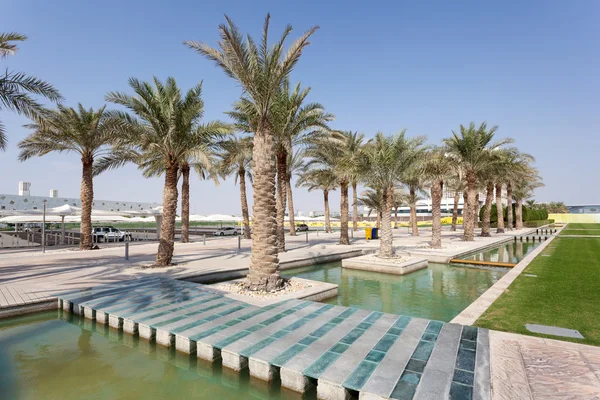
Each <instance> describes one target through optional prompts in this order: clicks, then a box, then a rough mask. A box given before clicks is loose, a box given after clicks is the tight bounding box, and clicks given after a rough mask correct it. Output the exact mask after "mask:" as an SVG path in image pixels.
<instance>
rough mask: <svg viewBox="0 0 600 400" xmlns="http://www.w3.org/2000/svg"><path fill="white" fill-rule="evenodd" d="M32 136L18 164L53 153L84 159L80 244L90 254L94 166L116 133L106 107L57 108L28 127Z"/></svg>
mask: <svg viewBox="0 0 600 400" xmlns="http://www.w3.org/2000/svg"><path fill="white" fill-rule="evenodd" d="M28 127H29V128H30V129H32V130H33V133H32V134H31V135H29V136H28V137H27V138H25V139H24V140H23V141H21V142H20V143H19V149H20V150H21V152H20V153H19V161H25V160H28V159H30V158H31V157H33V156H43V155H46V154H48V153H52V152H58V153H62V152H73V153H77V154H78V155H79V156H80V157H81V166H82V177H81V190H80V198H81V226H80V229H81V230H80V235H81V240H80V244H79V247H80V248H81V249H82V250H90V249H91V248H92V246H93V241H92V203H93V202H94V181H93V166H94V162H95V161H96V160H97V159H98V158H100V157H102V156H104V155H106V154H107V151H108V149H109V148H108V146H109V145H110V144H111V143H112V142H113V140H114V138H115V135H116V132H117V130H116V129H115V128H116V126H115V124H114V123H113V122H112V121H111V119H110V117H109V114H108V112H107V111H105V107H101V108H100V109H98V110H94V109H92V108H90V109H86V108H84V107H83V106H82V105H81V104H79V106H78V108H77V109H75V108H68V107H63V106H58V109H56V110H51V111H50V110H47V111H44V113H43V117H42V118H41V119H40V120H39V121H38V122H37V123H34V124H31V125H28Z"/></svg>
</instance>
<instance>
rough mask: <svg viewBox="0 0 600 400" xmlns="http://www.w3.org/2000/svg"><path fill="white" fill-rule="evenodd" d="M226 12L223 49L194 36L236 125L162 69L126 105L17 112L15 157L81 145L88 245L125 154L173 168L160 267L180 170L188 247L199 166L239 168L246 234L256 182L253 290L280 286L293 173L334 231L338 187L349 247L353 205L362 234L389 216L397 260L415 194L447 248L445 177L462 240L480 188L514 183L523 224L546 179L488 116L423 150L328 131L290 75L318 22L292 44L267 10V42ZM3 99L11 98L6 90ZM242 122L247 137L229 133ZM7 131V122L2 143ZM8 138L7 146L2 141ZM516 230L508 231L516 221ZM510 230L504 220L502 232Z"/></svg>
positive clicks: (118, 101) (387, 245) (169, 244)
mask: <svg viewBox="0 0 600 400" xmlns="http://www.w3.org/2000/svg"><path fill="white" fill-rule="evenodd" d="M225 18H226V23H225V24H222V25H220V26H219V31H220V41H219V42H218V47H211V46H209V45H207V44H205V43H202V42H195V41H186V42H185V44H186V45H187V46H188V47H189V48H191V49H192V50H194V51H196V52H197V53H199V54H200V55H202V56H204V57H205V58H207V59H209V60H211V61H213V62H215V63H216V65H217V66H219V67H220V68H221V69H222V70H223V71H224V72H225V74H226V75H227V76H229V77H231V78H233V79H234V80H235V81H237V83H238V84H239V85H240V86H241V88H242V94H241V97H240V99H239V100H238V101H237V102H235V103H234V106H233V109H232V111H230V112H227V113H226V114H227V115H228V116H229V117H230V118H231V119H232V120H233V123H232V124H227V123H224V122H221V121H212V122H207V123H203V122H202V118H203V110H204V103H203V100H202V84H201V83H200V84H198V85H197V86H195V87H193V88H191V89H190V90H188V91H187V92H185V93H183V92H182V91H181V89H180V88H179V87H178V86H177V83H176V81H175V79H174V78H168V79H167V80H166V81H165V82H162V81H160V80H159V79H157V78H154V79H153V81H151V82H144V81H140V80H137V79H134V78H131V79H130V80H129V86H130V88H131V91H132V92H133V93H132V94H130V93H121V92H110V93H108V94H107V95H106V101H107V102H109V103H111V104H114V105H116V106H119V107H120V109H115V110H109V109H106V108H104V107H103V108H100V109H98V110H93V109H86V108H84V107H83V106H81V105H79V107H78V108H76V109H74V108H68V107H64V106H62V105H60V104H59V105H58V106H57V108H56V109H55V110H47V109H43V108H41V107H37V108H36V106H35V105H36V104H37V103H31V104H33V105H31V104H30V105H31V107H33V108H32V109H34V110H36V112H32V111H29V112H25V111H22V112H23V114H24V115H26V116H29V117H30V118H31V119H32V120H33V123H32V124H31V125H29V127H30V128H31V129H32V130H33V132H32V134H31V135H30V136H29V137H28V138H26V139H25V140H23V141H22V142H21V143H19V148H20V149H21V152H20V154H19V159H20V160H22V161H24V160H27V159H29V158H31V157H33V156H42V155H44V154H47V153H49V152H54V151H57V152H75V153H77V154H79V155H80V157H81V161H82V184H81V201H82V224H81V234H82V242H81V247H82V249H89V248H91V246H92V238H91V207H92V202H93V177H94V175H96V174H99V173H101V172H103V171H105V170H108V169H113V168H118V167H121V166H123V165H125V164H127V163H133V164H135V165H137V166H138V167H139V169H140V170H142V172H143V174H144V176H146V177H151V176H159V175H163V174H164V188H163V215H162V222H161V229H160V243H159V247H158V252H157V258H156V262H155V265H157V266H164V265H169V264H171V262H172V257H173V249H174V241H175V217H176V211H177V203H178V199H179V193H178V182H179V179H180V177H181V180H182V186H181V201H182V207H181V210H182V235H181V236H182V241H184V242H185V241H187V240H188V235H189V178H190V173H191V172H192V171H195V172H196V173H197V174H198V176H199V177H200V178H202V179H213V180H215V181H217V179H218V178H220V177H221V178H222V177H225V176H231V175H232V176H234V179H235V180H236V182H239V187H240V203H241V210H242V215H243V224H244V228H245V229H244V234H245V235H246V237H247V238H249V236H250V217H249V215H250V213H249V209H248V202H247V196H246V186H247V181H249V182H251V183H252V185H253V189H254V190H253V192H254V201H253V209H252V217H253V225H252V239H253V240H252V256H251V261H250V267H249V275H248V278H247V281H246V282H247V283H246V284H247V287H248V288H249V289H251V290H266V291H271V290H276V289H278V288H279V287H280V286H281V284H282V280H281V278H280V277H279V272H278V268H279V260H278V254H279V253H280V252H282V251H285V236H284V219H285V213H286V209H287V210H288V214H289V216H290V227H292V228H293V227H294V220H293V215H294V208H293V196H292V193H293V191H292V185H291V181H292V176H293V175H296V176H298V180H297V183H296V186H297V187H306V188H308V190H321V191H323V197H324V206H325V211H326V212H325V215H326V229H327V231H331V225H330V222H329V201H328V196H329V192H330V191H332V190H337V189H339V190H340V193H341V203H340V211H341V231H340V244H342V245H347V244H349V243H350V241H349V235H348V228H349V211H350V210H349V207H350V204H352V207H353V212H352V215H353V221H352V222H353V229H357V222H358V220H357V218H358V204H359V203H360V202H361V201H362V202H363V203H364V204H367V202H368V201H370V202H371V203H370V204H371V205H373V208H374V209H376V210H377V216H378V219H379V220H380V221H381V248H380V256H382V257H391V256H393V239H392V238H393V235H392V230H391V215H392V211H393V210H395V211H396V212H397V209H398V207H399V206H400V205H401V204H403V203H405V202H407V203H408V204H409V205H410V206H411V225H412V232H413V234H414V235H418V227H417V224H416V202H417V200H418V198H419V196H421V195H422V194H423V193H424V192H425V191H426V190H428V191H429V192H430V195H431V198H432V201H433V205H434V207H433V208H434V210H433V214H434V218H433V221H434V226H433V233H432V235H433V237H432V242H431V245H432V247H436V248H437V247H441V225H440V213H441V208H440V207H441V198H442V194H443V191H444V190H443V189H444V185H446V187H450V188H452V190H453V191H455V192H456V193H460V192H462V191H464V197H465V200H466V204H465V214H464V223H463V225H464V238H465V240H473V236H474V228H475V223H476V219H477V218H476V215H477V210H476V208H477V207H478V204H479V202H478V200H477V193H478V192H479V191H481V190H487V194H489V193H490V192H489V190H488V189H489V188H490V187H491V188H492V189H495V190H496V192H497V194H498V193H499V192H500V191H501V190H502V188H503V187H506V189H507V194H508V196H509V200H510V197H511V196H512V198H513V199H515V200H516V202H517V228H518V227H519V218H520V217H519V207H520V204H521V203H522V201H523V200H525V199H527V198H528V197H530V195H531V191H532V190H533V189H534V188H535V187H536V185H539V178H538V177H537V171H536V170H535V169H534V168H533V167H532V166H531V163H532V162H533V159H532V157H531V156H529V155H527V154H523V153H520V152H518V151H517V150H516V149H514V148H510V147H507V145H508V144H509V143H510V142H511V141H510V140H501V141H498V142H494V135H495V131H496V128H495V127H494V128H491V129H488V128H487V125H486V124H485V123H484V124H481V125H480V126H478V127H476V126H475V125H474V124H473V123H472V124H470V125H468V126H461V127H460V130H459V132H458V133H453V136H452V137H451V138H448V139H446V140H444V143H443V145H442V146H438V147H432V146H428V145H427V144H426V143H425V141H426V139H425V137H421V136H419V137H414V138H409V137H407V136H406V133H405V132H404V131H403V132H400V133H398V134H396V135H391V136H386V135H384V134H382V133H378V134H376V135H375V137H374V138H373V139H371V140H369V141H366V142H365V137H364V135H362V134H359V133H355V132H339V131H333V130H331V129H330V127H329V125H328V124H329V122H331V121H332V120H333V118H334V117H333V115H331V114H330V113H328V112H326V111H325V109H324V107H323V105H321V104H319V103H307V102H306V98H307V96H308V94H309V93H310V88H302V86H301V85H300V84H297V85H291V83H290V73H291V71H292V70H293V68H294V66H295V65H296V64H297V62H298V61H299V59H300V57H301V55H302V53H303V51H304V50H305V49H306V47H307V46H308V45H309V44H310V42H309V39H310V38H311V36H312V35H313V34H314V32H315V31H316V30H317V27H315V28H312V29H310V30H308V31H307V32H306V33H304V34H303V35H302V36H300V38H298V39H297V40H296V41H294V42H293V43H292V44H291V45H290V46H289V47H288V48H287V49H286V47H285V41H286V39H287V38H288V36H289V35H290V33H291V30H292V29H291V27H290V26H288V27H286V28H285V29H284V32H283V34H282V36H281V38H280V39H279V40H278V41H276V42H275V44H274V45H271V44H269V40H268V32H269V22H270V17H269V15H267V17H266V19H265V23H264V26H263V34H262V37H261V39H260V40H254V39H252V38H251V37H250V36H246V37H245V36H243V35H242V34H241V32H240V31H239V29H238V28H237V26H236V25H235V24H234V23H233V21H231V20H230V19H229V18H228V17H225ZM15 37H16V39H15ZM3 39H4V42H5V44H4V45H3V44H2V43H3V42H2V40H3ZM11 40H12V41H14V40H18V36H14V35H13V36H0V49H4V48H6V49H8V50H4V51H5V52H6V54H9V53H8V52H10V49H11V47H10V45H6V43H10V41H11ZM2 54H5V53H2ZM1 85H2V81H0V89H3V87H2V86H1ZM44 87H49V86H48V85H47V84H45V86H44ZM23 90H25V91H28V90H29V91H30V92H31V93H34V94H42V95H44V94H45V95H46V97H47V98H49V99H51V100H55V101H59V100H60V99H61V98H60V96H59V95H58V92H56V91H55V90H54V89H53V88H52V90H50V91H49V92H47V93H43V92H42V91H40V90H36V89H34V88H32V87H31V86H29V87H24V89H23ZM1 92H2V90H0V93H1ZM0 101H2V104H4V105H5V106H6V104H7V103H6V102H5V101H4V100H3V97H0ZM9 104H10V103H9ZM7 107H8V106H7ZM31 107H30V108H31ZM13 109H15V110H16V111H19V110H18V109H16V108H14V107H13ZM0 128H1V126H0ZM235 131H237V132H239V133H238V134H237V135H234V134H233V132H235ZM3 138H4V136H3V131H2V130H1V129H0V139H3ZM3 140H4V141H2V140H0V145H1V144H2V143H5V139H3ZM359 185H361V186H362V185H365V186H368V187H369V188H370V189H369V191H367V192H365V194H364V195H363V197H362V198H361V199H359V197H358V193H357V190H358V186H359ZM350 189H352V201H351V202H350V201H349V191H350ZM405 190H406V192H405ZM491 199H492V196H491V195H490V196H486V205H485V207H486V210H487V214H485V213H484V221H483V228H482V235H483V236H486V235H489V209H490V207H491ZM455 200H456V198H455ZM520 202H521V203H520ZM457 203H458V201H455V209H454V218H453V229H456V216H457ZM488 203H489V204H488ZM499 209H500V210H502V207H499ZM509 214H511V213H509ZM486 215H487V219H488V221H487V224H486ZM511 217H512V214H511ZM499 220H502V218H499ZM508 225H509V229H510V227H511V224H510V222H509V224H508ZM501 229H503V228H501V227H500V226H499V227H498V231H501ZM294 234H295V232H294V229H290V235H294Z"/></svg>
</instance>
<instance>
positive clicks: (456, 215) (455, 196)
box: [450, 191, 460, 232]
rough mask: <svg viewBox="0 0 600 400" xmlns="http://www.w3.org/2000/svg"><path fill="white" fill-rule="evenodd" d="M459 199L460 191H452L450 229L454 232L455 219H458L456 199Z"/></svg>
mask: <svg viewBox="0 0 600 400" xmlns="http://www.w3.org/2000/svg"><path fill="white" fill-rule="evenodd" d="M459 200H460V193H458V191H455V192H454V206H453V208H452V226H451V227H450V230H451V231H452V232H456V221H457V220H458V201H459Z"/></svg>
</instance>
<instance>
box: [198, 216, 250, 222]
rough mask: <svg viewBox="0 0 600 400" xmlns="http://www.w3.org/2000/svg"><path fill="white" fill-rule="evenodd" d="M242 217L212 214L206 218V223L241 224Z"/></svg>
mask: <svg viewBox="0 0 600 400" xmlns="http://www.w3.org/2000/svg"><path fill="white" fill-rule="evenodd" d="M241 220H242V218H241V217H234V216H232V215H225V214H212V215H209V216H207V217H206V221H209V222H240V221H241Z"/></svg>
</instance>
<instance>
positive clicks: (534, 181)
mask: <svg viewBox="0 0 600 400" xmlns="http://www.w3.org/2000/svg"><path fill="white" fill-rule="evenodd" d="M542 186H544V184H543V183H542V179H541V178H540V176H539V174H538V171H537V169H535V168H533V167H531V166H530V167H529V168H528V169H527V172H526V173H523V174H522V175H521V176H520V177H519V179H518V180H517V181H515V188H514V191H513V197H514V199H515V201H516V205H515V228H516V229H517V230H519V229H523V200H526V201H527V205H528V207H530V208H533V207H532V206H534V205H535V200H527V199H528V198H530V197H532V196H533V192H534V190H535V189H536V188H538V187H542Z"/></svg>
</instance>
